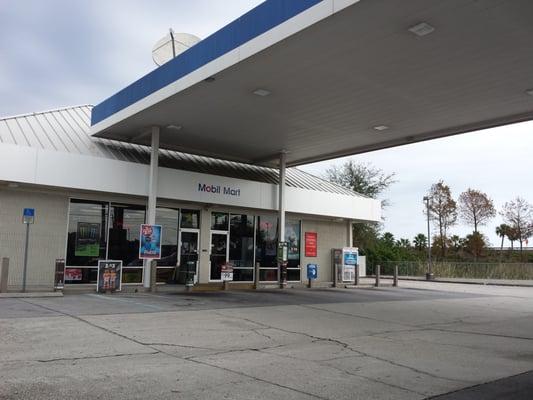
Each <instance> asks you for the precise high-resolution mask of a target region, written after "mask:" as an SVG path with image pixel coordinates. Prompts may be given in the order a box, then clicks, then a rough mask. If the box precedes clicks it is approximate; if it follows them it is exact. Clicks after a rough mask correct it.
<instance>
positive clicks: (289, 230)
mask: <svg viewBox="0 0 533 400" xmlns="http://www.w3.org/2000/svg"><path fill="white" fill-rule="evenodd" d="M285 240H286V241H287V246H288V249H287V251H288V256H287V257H288V258H287V259H288V260H299V259H300V223H299V222H297V223H291V222H288V223H287V224H286V225H285Z"/></svg>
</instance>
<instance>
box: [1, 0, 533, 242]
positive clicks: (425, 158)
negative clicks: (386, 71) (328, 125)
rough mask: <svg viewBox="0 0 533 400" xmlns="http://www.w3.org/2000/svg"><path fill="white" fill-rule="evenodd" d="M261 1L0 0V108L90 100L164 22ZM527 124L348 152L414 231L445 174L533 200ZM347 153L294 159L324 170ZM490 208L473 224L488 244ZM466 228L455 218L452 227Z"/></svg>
mask: <svg viewBox="0 0 533 400" xmlns="http://www.w3.org/2000/svg"><path fill="white" fill-rule="evenodd" d="M260 2H261V0H231V1H220V0H195V1H189V0H169V1H162V0H151V1H140V0H91V1H81V0H78V1H76V0H46V1H43V0H0V116H10V115H17V114H24V113H30V112H36V111H43V110H48V109H54V108H59V107H63V106H73V105H80V104H93V105H94V104H98V103H99V102H100V101H101V100H103V99H105V98H107V97H109V96H110V95H112V94H113V93H115V92H116V91H118V90H120V89H121V88H123V87H125V86H126V85H128V84H130V83H131V82H133V81H135V80H136V79H138V78H140V77H141V76H143V75H145V74H146V73H148V72H149V71H151V70H153V69H154V68H155V65H154V63H153V61H152V58H151V51H152V47H153V45H154V44H155V43H156V41H157V40H158V39H160V38H161V37H163V36H164V35H165V34H166V33H167V32H168V29H169V28H173V29H174V30H175V31H176V32H187V33H192V34H195V35H197V36H199V37H200V38H205V37H207V36H208V35H209V34H211V33H213V32H215V31H216V30H217V29H219V28H221V27H223V26H224V25H226V24H227V23H229V22H231V21H232V20H234V19H235V18H237V17H239V16H240V15H242V14H243V13H245V12H246V11H248V10H250V9H251V8H253V7H254V6H255V5H257V4H259V3H260ZM531 149H533V123H532V122H527V123H522V124H516V125H510V126H506V127H500V128H494V129H489V130H486V131H481V132H474V133H469V134H463V135H458V136H454V137H448V138H445V139H438V140H433V141H428V142H423V143H416V144H410V145H406V146H402V147H396V148H392V149H387V150H381V151H375V152H371V153H366V154H362V155H358V156H354V157H353V159H354V160H355V161H357V162H364V163H370V164H371V165H373V166H374V167H376V168H380V169H382V170H383V171H384V172H386V173H395V174H396V175H395V178H396V180H397V182H396V183H395V184H393V185H392V186H391V187H390V189H389V190H388V191H387V193H385V194H384V197H385V198H387V199H388V200H389V201H390V203H391V205H390V207H388V208H387V209H386V210H385V221H384V230H385V231H389V232H392V233H393V234H394V235H395V237H397V238H400V237H401V238H409V239H412V238H413V237H414V236H415V235H416V234H417V233H419V232H426V229H427V228H426V220H425V216H424V213H423V212H424V205H423V203H422V198H423V196H424V195H425V194H426V193H427V192H428V190H429V188H430V186H431V185H432V184H433V183H436V182H438V181H439V180H441V179H442V180H444V182H445V183H446V184H448V185H449V186H450V188H451V190H452V195H453V196H454V197H455V198H457V197H458V196H459V194H460V193H461V192H462V191H464V190H466V189H467V188H469V187H470V188H474V189H478V190H481V191H484V192H486V193H487V194H488V195H489V196H490V197H491V198H492V199H493V200H494V203H495V206H496V208H497V210H498V211H500V210H501V208H502V206H503V204H504V203H505V202H506V201H510V200H512V199H513V198H515V197H516V196H521V197H523V198H525V199H527V200H528V201H530V202H533V185H531V184H530V182H531V178H530V175H531V173H532V172H533V157H531V155H530V153H531ZM345 160H346V159H337V160H331V161H327V162H322V163H316V164H311V165H307V166H304V167H301V168H302V169H304V170H306V171H308V172H311V173H313V174H315V175H319V176H323V175H324V171H325V169H326V168H327V167H329V166H330V165H332V164H341V163H342V162H344V161H345ZM501 222H502V220H501V217H500V216H498V217H496V218H495V219H494V220H493V221H491V223H490V224H488V225H487V226H486V227H481V231H482V232H483V233H485V234H486V235H487V236H488V238H489V240H490V242H491V244H492V245H499V243H500V241H499V238H498V237H497V236H496V235H495V233H494V229H495V226H496V225H499V224H500V223H501ZM471 231H472V228H471V227H468V226H464V225H463V224H460V223H459V224H458V225H457V226H455V227H453V228H452V229H451V233H452V234H458V235H461V236H464V235H466V234H468V233H470V232H471Z"/></svg>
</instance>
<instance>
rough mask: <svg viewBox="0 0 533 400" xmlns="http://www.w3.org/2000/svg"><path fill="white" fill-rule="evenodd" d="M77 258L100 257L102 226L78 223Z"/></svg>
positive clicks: (91, 223)
mask: <svg viewBox="0 0 533 400" xmlns="http://www.w3.org/2000/svg"><path fill="white" fill-rule="evenodd" d="M74 254H75V255H76V257H98V256H99V255H100V224H99V223H94V222H78V230H77V232H76V248H75V249H74Z"/></svg>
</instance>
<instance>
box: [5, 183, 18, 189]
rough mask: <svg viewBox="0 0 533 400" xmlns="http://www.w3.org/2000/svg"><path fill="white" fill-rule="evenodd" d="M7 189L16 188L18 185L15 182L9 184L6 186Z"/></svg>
mask: <svg viewBox="0 0 533 400" xmlns="http://www.w3.org/2000/svg"><path fill="white" fill-rule="evenodd" d="M7 187H9V188H18V187H19V184H18V183H16V182H9V183H8V184H7Z"/></svg>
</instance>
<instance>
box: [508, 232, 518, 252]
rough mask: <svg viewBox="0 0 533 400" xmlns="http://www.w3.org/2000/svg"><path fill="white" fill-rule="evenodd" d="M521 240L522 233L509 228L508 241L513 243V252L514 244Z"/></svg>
mask: <svg viewBox="0 0 533 400" xmlns="http://www.w3.org/2000/svg"><path fill="white" fill-rule="evenodd" d="M519 238H520V233H519V232H518V229H516V228H515V227H514V226H509V227H508V228H507V239H509V240H510V242H511V251H513V250H514V242H515V241H517V240H518V239H519Z"/></svg>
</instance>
